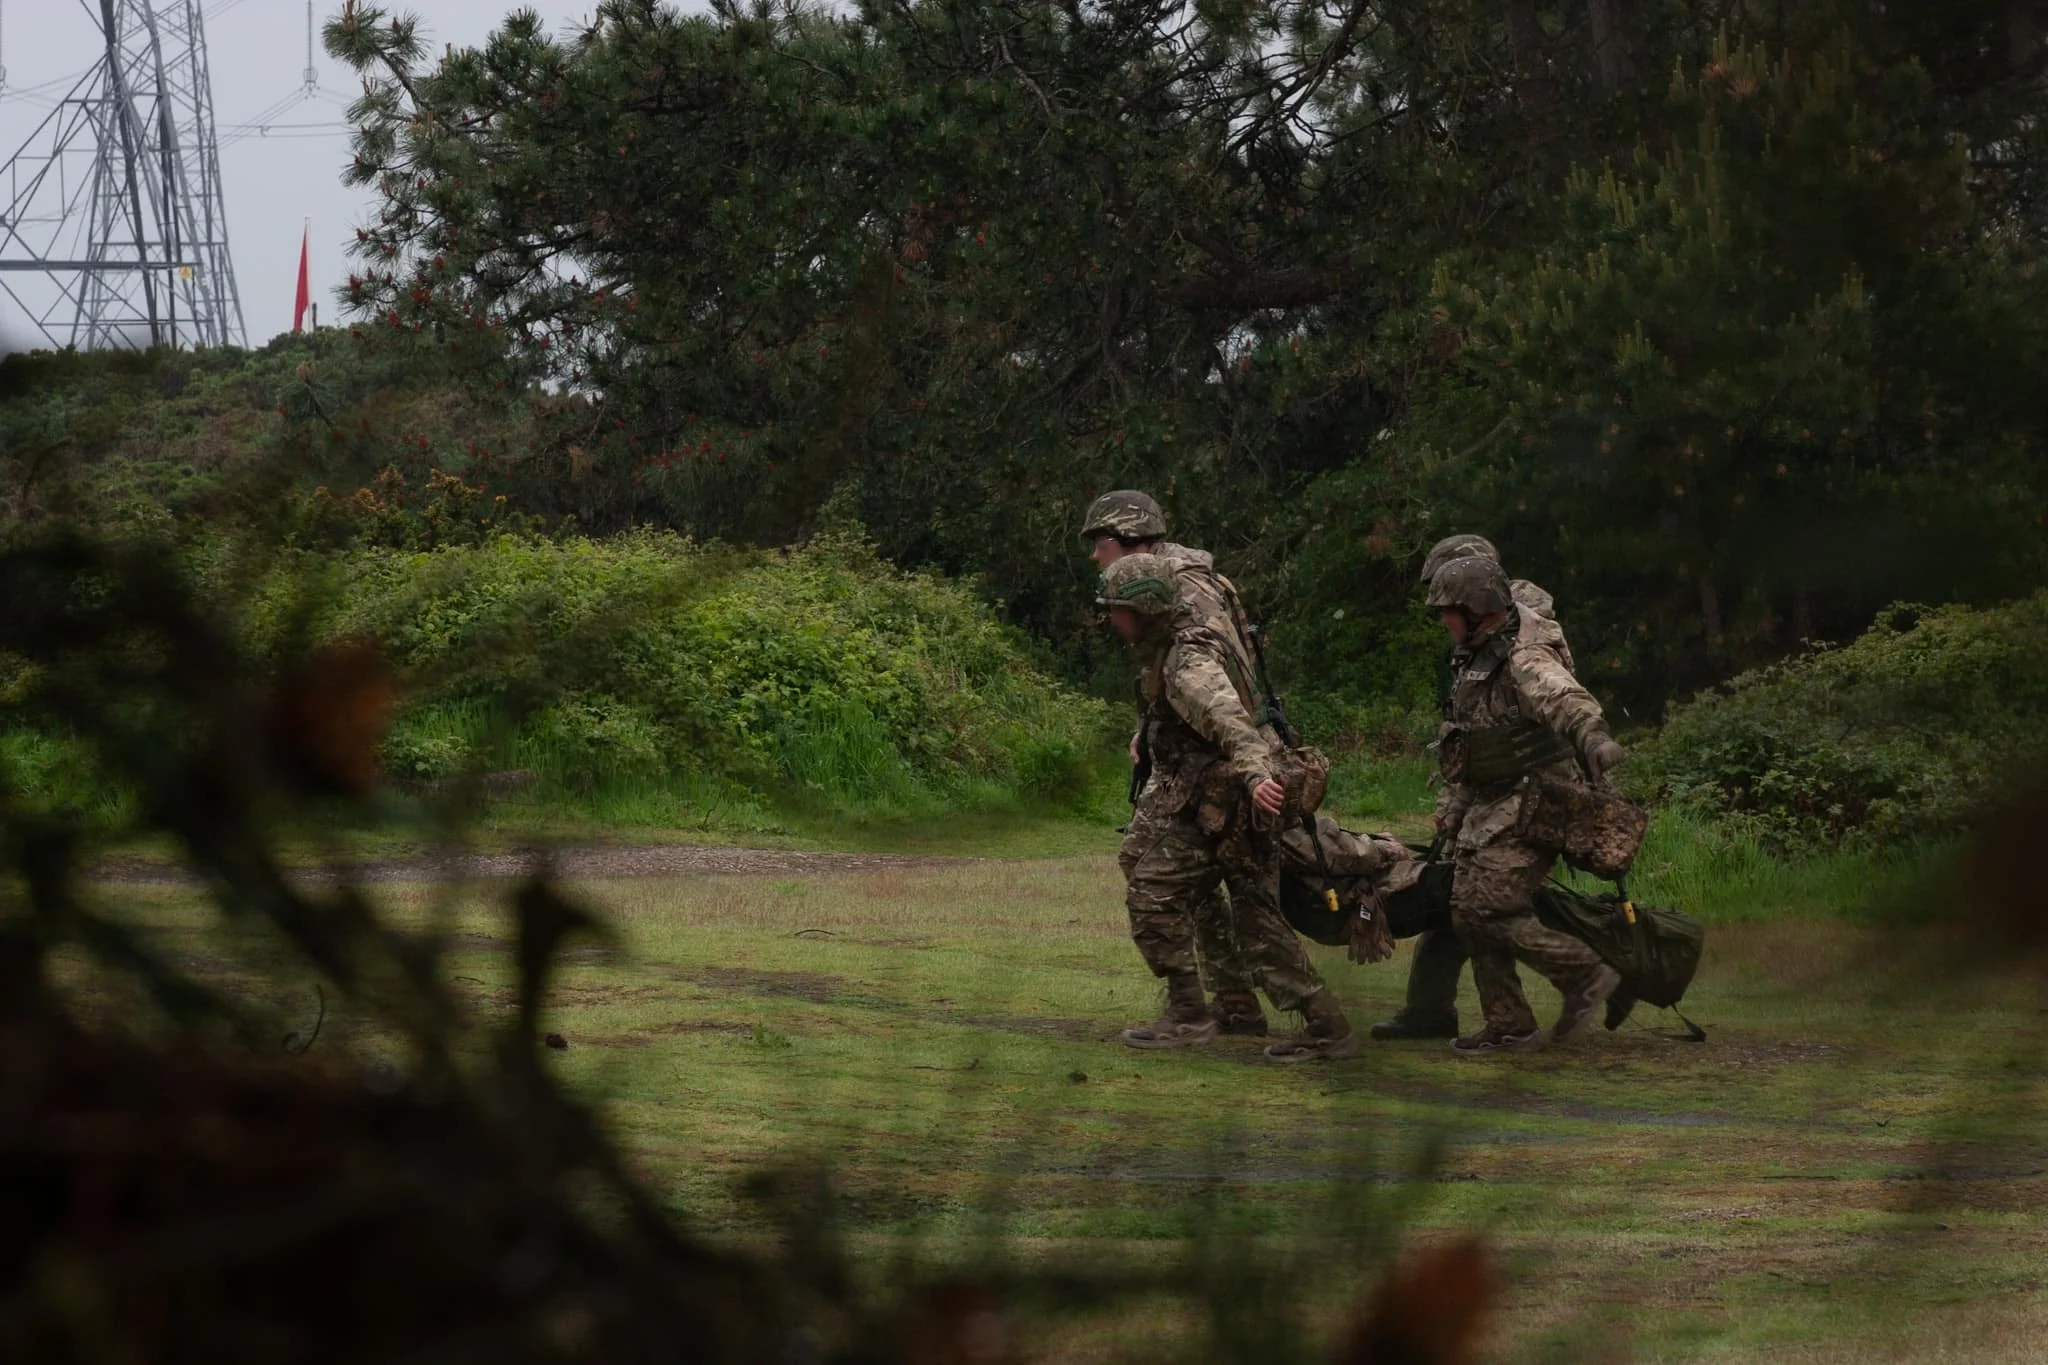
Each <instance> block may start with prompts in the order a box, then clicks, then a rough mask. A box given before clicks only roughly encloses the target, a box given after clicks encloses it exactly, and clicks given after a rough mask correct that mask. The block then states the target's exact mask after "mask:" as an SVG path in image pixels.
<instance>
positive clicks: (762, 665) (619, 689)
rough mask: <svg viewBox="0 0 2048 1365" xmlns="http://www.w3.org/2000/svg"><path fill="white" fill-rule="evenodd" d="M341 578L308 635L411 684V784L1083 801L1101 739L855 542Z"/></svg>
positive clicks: (583, 551)
mask: <svg viewBox="0 0 2048 1365" xmlns="http://www.w3.org/2000/svg"><path fill="white" fill-rule="evenodd" d="M335 563H336V566H337V567H336V568H335V569H334V571H333V578H334V581H333V583H332V585H331V588H330V594H331V601H332V603H333V605H332V606H330V607H329V608H328V609H327V611H326V612H325V613H324V614H323V617H322V619H321V621H320V623H319V630H320V631H321V632H322V633H325V634H333V635H345V634H356V633H361V634H368V635H371V636H374V637H376V638H377V639H379V640H381V641H383V642H384V643H385V645H386V647H387V648H388V649H389V650H390V651H391V653H392V655H393V657H394V658H395V659H396V661H397V662H398V664H399V665H400V667H401V668H402V669H403V670H404V671H405V673H406V674H407V675H408V677H409V678H410V679H411V680H412V685H413V689H414V690H413V696H414V700H413V704H412V705H411V706H410V708H409V709H408V710H407V712H406V713H405V715H404V716H402V717H401V719H400V721H399V723H398V724H397V726H396V728H395V729H394V732H393V734H392V736H391V740H390V742H389V744H388V745H387V751H386V758H387V761H388V763H389V766H390V768H391V770H392V771H393V773H394V774H395V775H397V776H400V777H403V778H411V779H430V778H441V777H447V776H450V775H452V774H454V773H457V772H459V771H462V770H464V769H467V768H472V767H475V766H480V765H485V764H499V765H504V766H515V767H522V768H528V769H531V770H532V771H534V772H535V773H536V774H537V776H538V777H539V778H540V779H541V781H542V782H543V784H545V785H546V786H547V787H549V788H551V789H553V790H556V791H562V792H569V793H590V792H593V791H596V790H599V789H604V788H615V787H618V786H621V785H625V786H633V785H645V784H649V783H661V782H665V781H671V780H675V781H682V780H686V779H687V780H700V779H704V778H712V779H717V780H718V781H720V782H723V783H729V784H734V785H736V786H738V787H741V788H745V789H747V790H751V791H753V792H755V793H757V794H758V793H770V792H772V793H774V794H776V795H778V796H781V797H786V798H793V799H796V800H798V801H800V802H804V803H809V804H817V805H826V806H829V807H832V808H835V809H846V810H860V811H910V810H916V809H920V808H928V807H932V806H935V805H950V804H960V803H963V802H966V803H970V804H974V803H986V802H988V801H991V800H995V801H1003V800H1021V801H1025V802H1028V803H1031V804H1037V805H1054V806H1063V807H1074V806H1077V805H1080V804H1085V802H1086V800H1087V799H1088V797H1087V789H1088V787H1089V785H1090V783H1091V773H1092V768H1091V756H1092V755H1094V754H1096V753H1097V752H1099V750H1100V749H1101V748H1102V746H1103V745H1104V743H1105V742H1107V741H1108V739H1109V738H1110V737H1109V735H1108V728H1109V721H1108V712H1109V708H1108V707H1107V706H1105V705H1104V704H1103V703H1101V702H1099V701H1094V700H1090V699H1087V698H1084V697H1082V696H1079V695H1078V694H1075V693H1073V692H1071V691H1068V690H1067V689H1065V688H1062V687H1060V686H1058V685H1056V684H1054V683H1053V682H1051V681H1049V680H1048V679H1047V678H1046V676H1045V675H1044V674H1043V673H1042V672H1041V671H1040V669H1039V668H1038V667H1037V666H1036V661H1035V660H1034V659H1033V658H1032V657H1031V656H1030V654H1029V653H1028V651H1027V649H1026V647H1025V644H1024V642H1023V641H1022V639H1021V637H1020V636H1018V635H1017V634H1016V633H1015V632H1014V631H1012V630H1010V629H1009V628H1007V627H1005V626H1003V625H1001V624H1000V623H999V622H998V621H997V619H996V618H995V616H994V614H993V613H992V612H991V611H990V610H989V609H988V608H987V607H986V606H985V605H984V604H983V603H982V602H980V601H979V600H978V599H977V598H976V597H975V596H974V594H973V593H972V592H971V591H970V590H968V589H967V588H965V587H962V586H960V585H958V584H956V583H953V582H950V581H947V580H945V579H942V578H939V577H936V576H932V575H922V574H903V573H900V572H897V571H896V570H893V569H891V568H888V567H887V566H885V565H884V564H882V563H881V562H880V561H879V560H878V559H877V558H876V557H875V556H874V554H873V553H872V552H871V551H870V550H869V549H868V548H867V547H866V546H865V545H864V544H862V543H861V542H859V541H857V540H852V539H844V538H842V539H829V540H823V541H820V542H818V543H815V544H814V545H813V546H811V547H810V548H807V549H803V550H796V551H790V552H784V553H777V554H742V553H739V552H736V551H731V550H725V549H720V548H707V547H703V546H699V545H695V544H693V543H691V542H689V541H687V540H684V539H681V538H678V537H675V536H670V535H664V534H655V533H651V532H649V533H638V534H633V535H627V536H621V537H616V538H613V539H609V540H603V541H597V540H585V539H566V540H560V541H539V540H522V539H515V538H510V537H504V538H499V539H494V540H490V541H488V542H485V543H483V544H479V545H474V546H453V547H442V548H440V549H436V550H432V551H427V552H420V553H401V552H396V551H390V550H365V551H359V552H356V553H354V554H351V555H348V556H345V557H343V558H341V559H340V560H338V561H336V562H335ZM283 596H284V595H283V594H282V593H279V594H275V595H274V596H273V598H272V599H270V601H269V605H268V607H267V608H266V609H267V610H268V612H269V614H270V616H272V617H280V618H281V617H282V616H283V615H284V604H283ZM256 629H257V632H258V634H261V633H262V632H263V630H265V629H273V630H274V629H276V627H275V626H274V625H270V626H266V625H265V624H264V623H263V622H260V621H259V622H258V623H257V626H256Z"/></svg>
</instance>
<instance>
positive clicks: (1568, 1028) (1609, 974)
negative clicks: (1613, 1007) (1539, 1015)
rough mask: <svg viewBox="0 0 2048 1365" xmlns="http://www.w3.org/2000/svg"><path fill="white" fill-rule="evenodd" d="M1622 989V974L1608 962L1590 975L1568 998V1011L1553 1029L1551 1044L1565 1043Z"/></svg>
mask: <svg viewBox="0 0 2048 1365" xmlns="http://www.w3.org/2000/svg"><path fill="white" fill-rule="evenodd" d="M1620 986H1621V973H1620V972H1617V971H1615V970H1614V968H1612V967H1610V966H1608V965H1607V964H1606V963H1605V962H1603V963H1601V964H1600V965H1599V966H1598V967H1597V968H1595V969H1594V970H1593V971H1592V972H1590V973H1588V974H1587V976H1586V979H1585V980H1584V981H1583V982H1582V983H1581V984H1580V985H1579V988H1578V989H1577V990H1574V991H1573V992H1572V993H1571V994H1569V995H1567V996H1565V998H1564V1010H1563V1011H1562V1012H1561V1013H1560V1014H1559V1015H1558V1016H1557V1023H1556V1024H1555V1025H1553V1026H1552V1028H1551V1030H1550V1041H1551V1042H1553V1043H1561V1042H1563V1041H1564V1040H1565V1039H1567V1038H1569V1037H1571V1036H1572V1035H1573V1034H1575V1033H1577V1032H1578V1031H1579V1030H1580V1029H1583V1028H1584V1027H1585V1026H1586V1025H1587V1024H1588V1023H1590V1022H1592V1019H1593V1011H1595V1010H1597V1009H1599V1008H1600V1007H1601V1006H1602V1005H1604V1004H1606V1003H1607V1000H1608V997H1610V996H1612V995H1613V994H1614V992H1615V991H1616V990H1617V989H1618V988H1619V987H1620Z"/></svg>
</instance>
